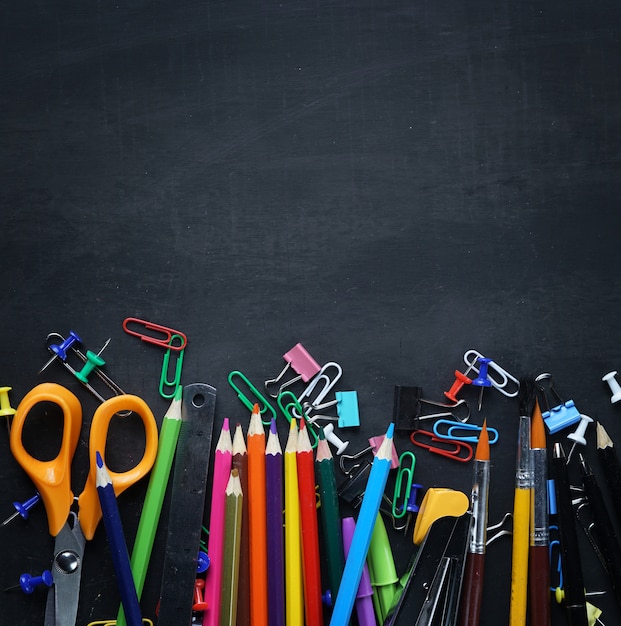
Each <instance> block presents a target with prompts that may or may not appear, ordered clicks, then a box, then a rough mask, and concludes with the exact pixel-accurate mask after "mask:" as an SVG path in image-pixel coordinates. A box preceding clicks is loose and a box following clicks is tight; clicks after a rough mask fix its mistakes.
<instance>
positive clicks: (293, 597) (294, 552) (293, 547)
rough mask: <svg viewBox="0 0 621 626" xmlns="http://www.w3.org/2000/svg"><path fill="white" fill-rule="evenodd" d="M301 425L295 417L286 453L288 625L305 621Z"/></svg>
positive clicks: (296, 625) (293, 625) (286, 590)
mask: <svg viewBox="0 0 621 626" xmlns="http://www.w3.org/2000/svg"><path fill="white" fill-rule="evenodd" d="M297 429H298V427H297V422H296V420H295V419H292V420H291V426H290V428H289V438H288V439H287V445H286V447H285V453H284V466H285V574H286V576H285V620H286V624H287V626H300V624H303V623H304V599H303V596H304V594H303V589H304V586H303V583H302V546H301V543H300V501H299V497H298V469H297V447H298V430H297Z"/></svg>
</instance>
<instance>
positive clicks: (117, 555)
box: [95, 451, 142, 626]
mask: <svg viewBox="0 0 621 626" xmlns="http://www.w3.org/2000/svg"><path fill="white" fill-rule="evenodd" d="M95 454H96V459H97V472H96V478H95V480H96V486H97V495H98V496H99V502H100V503H101V511H102V513H103V521H104V527H105V529H106V536H107V538H108V545H109V546H110V554H111V555H112V565H113V566H114V574H115V576H116V582H117V585H118V587H119V594H120V595H121V603H122V604H123V609H124V611H125V615H126V616H127V623H128V624H129V626H142V614H141V612H140V603H139V602H138V594H137V593H136V586H135V584H134V577H133V575H132V568H131V565H130V562H129V553H128V552H127V544H126V543H125V535H124V534H123V525H122V524H121V516H120V515H119V507H118V504H117V501H116V495H115V493H114V486H113V485H112V479H111V478H110V474H109V473H108V470H107V469H106V466H105V465H104V462H103V459H102V457H101V454H100V452H99V451H97V452H96V453H95Z"/></svg>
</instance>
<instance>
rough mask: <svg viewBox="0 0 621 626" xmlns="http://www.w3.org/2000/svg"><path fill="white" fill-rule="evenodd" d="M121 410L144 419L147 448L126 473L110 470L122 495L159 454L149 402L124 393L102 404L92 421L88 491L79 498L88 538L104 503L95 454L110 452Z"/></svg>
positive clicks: (81, 524) (117, 493)
mask: <svg viewBox="0 0 621 626" xmlns="http://www.w3.org/2000/svg"><path fill="white" fill-rule="evenodd" d="M120 411H133V412H134V413H137V414H138V415H139V416H140V418H141V419H142V423H143V425H144V431H145V449H144V454H143V456H142V459H140V461H138V463H137V464H136V465H134V467H132V468H130V469H129V470H127V471H125V472H113V471H112V470H110V469H108V473H109V474H110V478H111V479H112V484H113V486H114V492H115V493H116V495H117V496H118V495H119V494H121V493H123V491H125V489H127V488H128V487H130V486H131V485H133V484H134V483H136V482H137V481H138V480H140V479H141V478H142V477H143V476H146V475H147V474H148V473H149V471H150V470H151V468H152V467H153V463H154V462H155V457H156V456H157V442H158V433H157V422H156V421H155V417H153V413H152V412H151V409H150V408H149V407H148V405H147V403H146V402H145V401H144V400H143V399H142V398H139V397H138V396H132V395H129V394H124V395H120V396H114V397H113V398H110V399H109V400H106V401H105V402H104V403H103V404H101V405H99V407H98V408H97V410H96V411H95V415H93V423H92V424H91V434H90V439H89V443H88V448H89V449H88V454H89V461H90V471H89V474H88V478H87V479H86V485H85V486H84V490H83V491H82V493H81V494H80V496H79V498H78V504H79V507H80V513H79V515H78V519H79V520H80V526H81V528H82V532H83V533H84V536H85V537H86V539H92V538H93V535H94V534H95V529H96V528H97V524H98V523H99V520H100V519H101V515H102V513H101V505H100V504H99V496H98V494H97V487H96V484H95V479H96V473H97V463H96V460H95V455H96V453H97V452H98V451H99V453H100V454H101V455H102V456H104V454H105V451H106V439H107V438H108V428H109V426H110V420H111V419H112V418H113V417H114V415H116V413H118V412H120Z"/></svg>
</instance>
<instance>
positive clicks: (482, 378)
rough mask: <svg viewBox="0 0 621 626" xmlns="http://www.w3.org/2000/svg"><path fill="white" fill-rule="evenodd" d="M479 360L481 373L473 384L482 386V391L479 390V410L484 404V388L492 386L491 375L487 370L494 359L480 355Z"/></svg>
mask: <svg viewBox="0 0 621 626" xmlns="http://www.w3.org/2000/svg"><path fill="white" fill-rule="evenodd" d="M477 361H478V362H479V364H480V365H479V375H478V376H477V377H476V378H474V379H473V380H472V384H473V385H476V386H477V387H481V391H480V392H479V411H480V410H481V407H482V406H483V390H484V389H485V387H491V386H492V381H491V380H490V379H489V376H488V374H487V370H488V369H489V364H490V363H491V361H492V359H488V358H486V357H479V358H478V359H477Z"/></svg>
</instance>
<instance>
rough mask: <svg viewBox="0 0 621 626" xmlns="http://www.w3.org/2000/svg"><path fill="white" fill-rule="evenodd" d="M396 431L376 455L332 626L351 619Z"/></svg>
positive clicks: (390, 429) (388, 433) (343, 624)
mask: <svg viewBox="0 0 621 626" xmlns="http://www.w3.org/2000/svg"><path fill="white" fill-rule="evenodd" d="M394 429H395V427H394V424H390V426H389V427H388V430H387V431H386V438H385V439H384V441H383V442H382V445H381V446H380V448H379V450H378V451H377V454H376V455H375V459H374V461H373V466H372V467H371V472H370V473H369V479H368V481H367V486H366V489H365V492H364V498H363V500H362V504H361V505H360V513H359V515H358V521H357V522H356V530H355V531H354V536H353V537H352V540H351V546H350V549H349V554H348V556H347V560H346V561H345V569H344V570H343V577H342V578H341V586H340V587H339V592H338V594H337V596H336V602H335V603H334V610H333V611H332V619H331V620H330V626H347V624H349V620H350V618H351V613H352V610H353V608H354V602H355V600H356V593H357V592H358V585H359V584H360V578H361V577H362V570H363V567H364V563H365V560H366V558H367V552H368V551H369V544H370V543H371V535H372V534H373V528H374V526H375V520H376V518H377V514H378V512H379V508H380V504H381V502H382V496H383V494H384V489H385V487H386V481H387V480H388V472H389V471H390V463H391V461H392V438H393V433H394Z"/></svg>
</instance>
